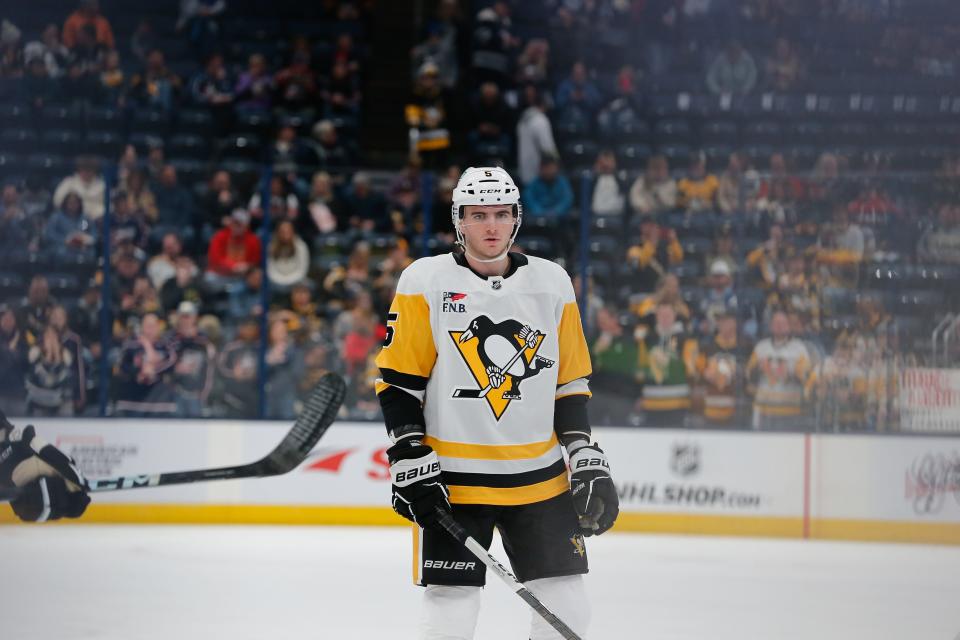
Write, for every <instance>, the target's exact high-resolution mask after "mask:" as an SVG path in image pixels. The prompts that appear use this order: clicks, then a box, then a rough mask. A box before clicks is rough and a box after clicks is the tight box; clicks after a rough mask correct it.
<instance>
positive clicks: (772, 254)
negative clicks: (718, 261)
mask: <svg viewBox="0 0 960 640" xmlns="http://www.w3.org/2000/svg"><path fill="white" fill-rule="evenodd" d="M792 250H793V249H792V247H791V246H790V245H788V244H787V243H786V242H784V240H783V226H782V225H780V224H772V225H770V231H769V236H768V238H767V239H766V240H765V241H764V242H763V243H761V244H760V246H758V247H756V248H755V249H754V250H753V251H751V252H750V253H748V254H747V267H748V268H749V269H750V272H751V276H752V279H753V282H754V283H755V284H756V285H757V286H759V287H761V288H763V289H767V290H769V289H771V288H772V287H773V286H774V285H776V283H777V279H778V278H779V274H780V272H781V271H782V269H783V261H784V260H785V259H786V257H787V256H788V255H789V254H790V253H791V252H792Z"/></svg>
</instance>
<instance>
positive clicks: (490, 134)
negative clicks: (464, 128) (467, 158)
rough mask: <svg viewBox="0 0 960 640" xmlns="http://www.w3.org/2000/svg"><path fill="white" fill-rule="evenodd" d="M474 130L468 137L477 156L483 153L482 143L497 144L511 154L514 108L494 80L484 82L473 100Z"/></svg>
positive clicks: (503, 151) (502, 151)
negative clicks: (501, 93)
mask: <svg viewBox="0 0 960 640" xmlns="http://www.w3.org/2000/svg"><path fill="white" fill-rule="evenodd" d="M472 106H473V109H472V110H473V117H472V120H473V130H471V131H470V132H469V133H468V134H467V137H468V139H469V140H470V147H471V150H472V152H473V154H474V155H475V156H479V155H481V151H480V148H479V147H480V145H481V144H490V143H493V144H496V145H497V147H499V149H500V151H501V153H503V154H504V155H506V154H509V152H510V149H511V147H512V145H513V139H512V137H511V132H512V131H513V127H514V116H513V110H512V109H511V108H510V107H509V106H508V105H507V103H506V101H504V99H503V96H501V95H500V88H499V87H498V86H497V85H496V83H494V82H484V83H483V84H482V85H480V91H479V94H478V95H477V97H476V99H475V100H474V101H473V105H472Z"/></svg>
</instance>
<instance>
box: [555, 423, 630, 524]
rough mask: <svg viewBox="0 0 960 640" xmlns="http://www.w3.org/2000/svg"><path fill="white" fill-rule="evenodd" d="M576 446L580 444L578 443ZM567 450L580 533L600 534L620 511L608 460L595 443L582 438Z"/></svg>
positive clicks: (614, 520) (571, 487)
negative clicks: (589, 442)
mask: <svg viewBox="0 0 960 640" xmlns="http://www.w3.org/2000/svg"><path fill="white" fill-rule="evenodd" d="M577 445H579V446H577ZM568 451H570V490H571V492H572V493H573V506H574V508H575V509H576V510H577V515H578V516H579V517H580V529H581V530H582V531H583V535H585V536H592V535H600V534H601V533H603V532H604V531H606V530H607V529H609V528H610V527H612V526H613V523H614V522H616V520H617V515H619V514H620V499H619V497H617V489H616V487H614V486H613V480H612V479H611V478H610V463H609V462H607V456H606V455H604V453H603V450H602V449H600V447H598V446H597V445H596V444H586V441H584V440H581V441H579V442H577V443H573V444H571V445H570V446H569V447H568Z"/></svg>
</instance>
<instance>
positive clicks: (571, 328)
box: [557, 302, 593, 386]
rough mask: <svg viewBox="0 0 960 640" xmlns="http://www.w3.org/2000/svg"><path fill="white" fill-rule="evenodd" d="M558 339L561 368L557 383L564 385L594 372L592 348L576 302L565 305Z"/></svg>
mask: <svg viewBox="0 0 960 640" xmlns="http://www.w3.org/2000/svg"><path fill="white" fill-rule="evenodd" d="M557 339H558V340H559V342H560V370H559V371H558V372H557V385H558V386H562V385H565V384H567V383H568V382H572V381H573V380H576V379H577V378H586V377H588V376H589V375H590V374H591V373H592V372H593V368H592V367H591V366H590V349H589V348H588V347H587V340H586V338H584V336H583V326H582V325H581V324H580V309H579V308H578V307H577V303H576V302H568V303H566V304H565V305H563V315H562V316H561V317H560V328H559V330H558V332H557Z"/></svg>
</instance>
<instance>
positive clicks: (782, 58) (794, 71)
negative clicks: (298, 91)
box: [765, 36, 803, 92]
mask: <svg viewBox="0 0 960 640" xmlns="http://www.w3.org/2000/svg"><path fill="white" fill-rule="evenodd" d="M765 68H766V75H767V86H768V87H769V88H771V89H773V90H775V91H781V92H789V91H793V90H795V89H797V87H798V85H799V84H800V79H801V77H802V75H803V65H802V64H801V62H800V56H799V55H798V54H797V51H796V49H794V47H793V45H792V44H790V41H789V40H788V39H787V38H784V37H782V36H781V37H779V38H777V41H776V43H775V44H774V48H773V55H772V56H770V57H769V58H767V61H766V65H765Z"/></svg>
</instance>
